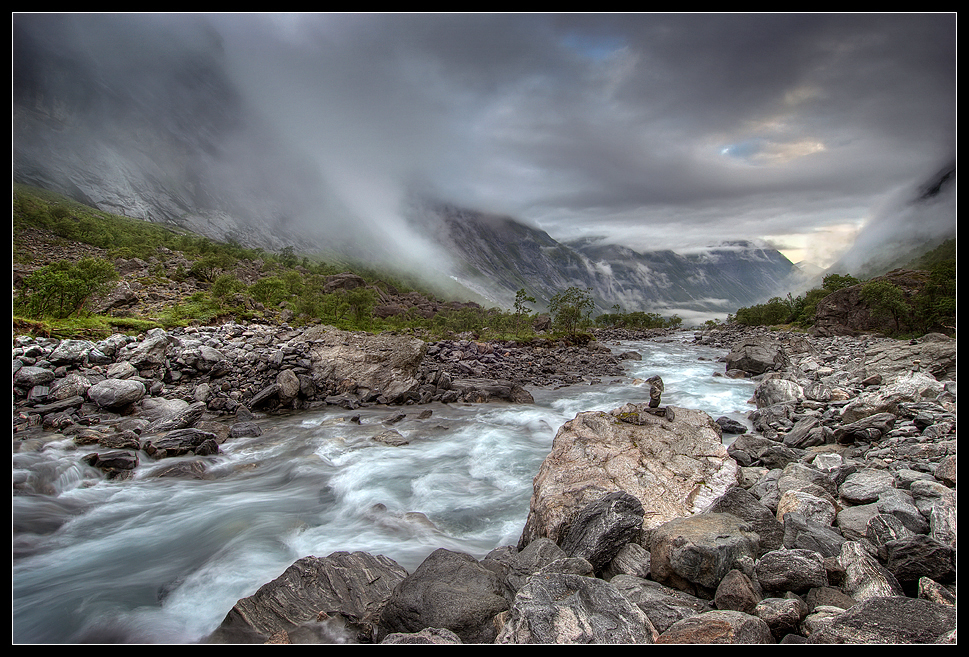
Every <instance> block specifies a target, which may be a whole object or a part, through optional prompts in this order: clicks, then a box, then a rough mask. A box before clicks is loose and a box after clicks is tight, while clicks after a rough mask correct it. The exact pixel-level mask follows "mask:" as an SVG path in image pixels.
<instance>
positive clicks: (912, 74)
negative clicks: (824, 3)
mask: <svg viewBox="0 0 969 657" xmlns="http://www.w3.org/2000/svg"><path fill="white" fill-rule="evenodd" d="M205 18H206V19H208V20H210V21H211V22H212V23H213V24H214V25H215V26H216V28H217V30H218V31H219V33H220V34H221V35H222V37H223V39H224V46H225V49H226V53H227V55H228V61H229V62H230V64H231V66H232V71H233V74H234V75H235V76H237V80H238V83H239V84H240V85H241V88H242V89H243V90H244V93H245V94H246V96H247V98H248V99H249V100H251V101H252V102H253V103H255V104H256V105H257V106H258V107H259V108H260V109H261V110H262V112H263V113H264V114H265V115H266V116H268V117H270V119H271V120H272V121H273V123H274V124H275V125H276V127H277V128H278V130H279V134H280V135H281V138H282V139H285V140H288V141H290V142H291V144H292V145H293V146H294V147H298V148H300V149H302V150H304V151H305V152H306V153H308V154H309V155H310V156H311V157H313V158H315V159H316V160H317V162H318V163H319V166H320V167H321V169H322V170H323V171H324V173H325V174H326V176H327V177H328V178H329V180H330V181H331V182H332V183H333V185H334V187H335V188H337V189H339V190H340V192H341V194H343V195H345V199H344V200H345V202H346V203H347V205H349V206H351V207H353V208H354V209H356V210H357V211H359V212H360V213H361V214H365V215H368V216H370V217H375V218H377V220H378V221H380V220H381V219H380V217H386V218H387V219H386V220H387V221H391V216H392V215H393V214H394V213H395V212H396V209H397V207H398V206H399V202H400V199H401V198H402V197H403V196H404V195H405V194H406V193H407V191H408V190H419V191H423V192H426V193H431V194H434V195H436V196H438V197H440V198H443V199H446V200H449V201H452V202H455V203H460V204H463V205H465V206H469V207H472V208H475V209H479V210H484V211H493V212H502V213H508V214H510V215H512V216H514V217H516V218H518V219H520V220H522V221H525V222H528V223H531V224H533V225H535V226H538V227H540V228H542V229H544V230H546V231H548V232H549V233H550V234H551V235H552V236H553V237H555V238H557V239H560V240H564V239H569V238H573V237H581V236H599V235H601V236H606V237H608V238H609V239H610V240H612V241H620V242H623V243H625V244H627V245H629V246H631V247H633V248H637V249H642V250H650V249H658V248H673V249H675V250H680V251H684V250H686V249H688V248H690V247H693V246H698V245H704V244H709V243H713V242H716V241H719V240H724V239H749V238H764V239H767V240H769V241H770V242H771V243H772V244H773V245H775V246H777V247H778V248H781V250H782V251H784V252H785V254H786V255H788V257H789V258H790V259H791V260H792V261H795V262H797V261H799V260H802V259H806V260H809V261H813V262H815V263H816V264H818V265H822V266H826V265H828V264H830V263H831V262H832V261H833V260H834V259H835V258H836V256H837V255H839V253H840V252H841V251H843V250H844V249H846V248H847V247H848V246H850V244H851V243H852V241H853V239H854V236H855V235H856V234H857V232H858V231H859V229H860V228H861V227H862V226H863V225H864V224H865V223H866V222H871V221H873V220H875V215H876V214H877V213H879V212H884V211H885V210H884V208H885V207H886V204H887V203H890V202H891V200H892V199H896V198H899V197H904V196H905V194H906V193H907V191H906V190H909V189H912V188H913V186H914V185H917V184H918V183H921V182H922V181H924V180H925V179H926V178H927V177H929V176H931V175H932V174H933V173H935V172H936V171H937V170H939V169H940V168H942V167H943V166H944V165H945V164H947V163H949V162H952V161H954V158H955V144H956V24H957V17H956V15H955V14H952V13H950V14H700V15H694V14H688V15H687V14H682V15H681V14H601V15H600V14H565V15H553V14H537V15H520V14H513V15H506V14H222V15H207V16H205ZM953 221H954V219H953Z"/></svg>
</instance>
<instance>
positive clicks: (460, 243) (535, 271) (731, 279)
mask: <svg viewBox="0 0 969 657" xmlns="http://www.w3.org/2000/svg"><path fill="white" fill-rule="evenodd" d="M417 212H418V213H419V214H420V217H419V219H417V220H416V222H415V223H416V225H417V226H418V227H419V229H420V230H423V231H425V232H426V233H427V234H429V235H433V236H434V237H435V239H436V240H437V241H438V242H439V243H440V244H441V245H442V246H443V247H444V248H445V249H446V250H447V251H448V253H449V254H450V255H451V258H452V260H453V261H454V263H455V276H457V277H459V278H461V280H462V282H464V283H465V284H466V285H467V286H468V287H471V288H479V287H480V288H481V289H482V290H484V289H487V290H490V294H491V298H492V299H493V300H494V301H495V302H497V303H504V304H506V305H510V304H511V303H512V302H513V301H514V298H515V292H516V291H517V290H519V289H521V288H524V289H525V290H526V291H528V292H529V293H530V294H531V295H532V296H534V297H535V298H536V300H537V301H538V303H539V305H541V304H543V303H544V302H547V301H548V300H549V299H550V298H551V297H552V296H554V295H555V294H558V293H560V292H562V291H563V290H565V289H566V288H568V287H571V286H575V287H578V288H580V289H589V290H591V291H592V292H591V294H592V296H593V298H594V300H595V302H596V305H597V306H598V309H599V310H600V311H611V309H612V307H613V306H614V305H616V304H618V305H619V306H621V307H622V308H623V310H625V311H634V310H646V311H648V312H661V311H662V310H664V309H673V310H674V311H675V310H678V309H688V310H694V311H700V312H711V313H716V312H721V313H724V314H725V313H727V312H732V311H733V310H735V309H736V308H737V307H738V306H743V305H749V304H753V303H758V302H762V301H765V300H766V299H767V298H769V297H771V296H774V295H777V294H780V293H781V291H782V290H784V289H786V288H785V285H786V284H788V282H789V277H790V276H792V275H794V274H796V269H795V267H794V265H793V264H792V263H791V262H790V261H789V260H788V259H787V258H785V257H784V256H783V255H781V254H780V253H779V252H777V251H775V250H773V249H769V248H764V247H761V246H758V245H755V244H753V243H750V242H734V243H730V244H724V245H721V246H719V247H715V248H711V249H707V250H705V251H702V252H698V253H692V254H687V255H682V254H678V253H674V252H673V251H669V250H663V251H652V252H647V253H640V252H637V251H634V250H632V249H629V248H627V247H624V246H622V245H618V244H606V243H602V242H599V241H597V240H580V241H575V242H568V243H561V242H558V241H556V240H554V239H553V238H552V237H550V236H549V235H548V234H547V233H545V232H544V231H542V230H539V229H536V228H532V227H529V226H527V225H525V224H523V223H520V222H517V221H515V220H513V219H511V218H508V217H499V216H494V215H488V214H485V213H480V212H474V211H470V210H467V209H461V208H455V207H452V206H433V207H423V208H421V209H420V210H418V211H417ZM661 314H662V313H661Z"/></svg>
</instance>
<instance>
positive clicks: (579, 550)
mask: <svg viewBox="0 0 969 657" xmlns="http://www.w3.org/2000/svg"><path fill="white" fill-rule="evenodd" d="M642 526H643V505H642V504H641V503H640V502H639V500H638V499H636V498H635V497H633V496H632V495H630V494H628V493H625V492H622V491H616V492H614V493H609V494H607V495H605V496H604V497H603V498H602V499H601V500H599V501H597V502H593V503H591V504H589V505H587V506H586V507H584V508H583V509H581V510H580V511H579V513H578V514H577V515H576V517H575V519H574V520H572V522H571V524H570V526H569V530H568V532H567V533H566V534H565V536H564V537H563V539H562V542H561V547H562V550H563V551H564V552H565V553H566V554H567V555H569V556H570V557H580V558H583V559H585V560H587V561H588V562H589V563H591V564H592V567H593V568H594V569H595V570H596V571H599V570H602V568H603V567H604V566H606V565H607V564H608V563H609V562H610V561H612V560H613V558H614V557H615V556H616V555H617V554H619V550H620V549H622V547H623V546H624V545H626V544H627V543H629V542H630V541H632V540H633V539H635V538H636V537H637V536H638V534H639V531H640V530H641V529H642Z"/></svg>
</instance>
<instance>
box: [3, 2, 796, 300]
mask: <svg viewBox="0 0 969 657" xmlns="http://www.w3.org/2000/svg"><path fill="white" fill-rule="evenodd" d="M167 21H177V25H178V29H165V28H166V25H168V23H167ZM115 22H117V24H116V25H115V24H114V23H115ZM106 26H109V27H111V29H105V28H106ZM102 30H104V31H102ZM107 32H110V34H111V35H112V37H111V38H107V37H106V34H107ZM12 39H13V54H14V66H13V75H12V101H13V103H12V105H13V117H12V118H13V122H12V123H13V130H12V151H13V167H12V169H13V179H14V180H15V181H16V182H22V183H25V184H28V185H32V186H35V187H40V188H44V189H48V190H51V191H56V192H59V193H62V194H64V195H67V196H69V197H71V198H74V199H76V200H78V201H81V202H83V203H86V204H88V205H91V206H93V207H96V208H99V209H102V210H105V211H108V212H113V213H116V214H122V215H125V216H129V217H135V218H140V219H144V220H147V221H152V222H158V223H164V224H173V225H178V226H181V227H183V228H187V229H189V230H192V231H194V232H197V233H201V234H204V235H206V236H208V237H211V238H214V239H219V240H224V241H235V242H238V243H239V244H241V245H243V246H247V247H261V248H264V249H266V250H269V251H279V250H281V249H283V248H285V247H290V246H292V247H295V248H296V249H297V251H299V252H304V253H308V254H311V253H317V254H322V255H324V257H326V259H328V260H329V261H331V262H345V263H352V264H357V263H362V264H365V265H372V266H375V267H387V268H388V269H391V270H394V268H397V270H398V271H399V270H401V269H403V268H405V267H406V268H408V269H409V273H412V274H413V273H414V271H415V268H416V271H417V272H418V273H419V274H421V275H425V276H427V277H428V279H434V280H433V282H434V283H435V285H434V286H433V288H434V289H438V290H443V289H446V290H448V291H449V294H451V295H452V296H454V298H458V295H460V294H461V293H462V291H464V292H465V293H466V297H465V298H474V299H475V300H476V301H478V300H481V299H483V300H486V301H487V302H490V303H494V304H495V305H500V306H503V307H506V308H510V307H511V306H512V305H513V303H514V298H515V293H516V292H517V291H518V290H519V289H522V288H524V289H526V290H527V291H528V292H529V293H530V294H531V295H532V296H534V297H535V298H536V299H537V301H538V303H537V304H536V305H538V306H539V307H544V306H545V305H546V304H547V303H548V300H549V299H551V298H552V297H553V296H554V295H556V294H558V293H560V292H563V291H564V290H566V289H567V288H569V287H578V288H581V289H590V290H592V294H593V297H594V299H595V301H596V304H597V306H598V309H599V310H600V311H610V310H611V309H612V308H613V307H614V306H615V305H617V304H618V305H619V306H621V307H622V308H623V310H625V311H636V310H643V311H648V312H655V313H658V314H662V315H667V316H668V315H671V314H673V313H676V314H679V315H680V316H681V317H683V318H684V319H688V318H690V317H691V316H693V315H696V314H702V315H706V316H710V315H719V316H723V315H725V314H727V313H730V312H734V311H735V310H736V309H737V307H739V306H744V305H750V304H754V303H758V302H761V301H764V300H766V299H767V298H769V297H770V296H773V295H777V294H783V293H784V292H785V288H784V281H785V280H786V277H787V276H788V275H789V274H790V273H791V272H792V270H793V265H792V264H791V263H790V262H789V261H788V260H787V259H786V258H784V257H783V256H782V255H781V254H780V253H778V252H777V251H774V250H772V249H768V248H766V247H763V246H761V245H756V244H753V243H748V242H735V243H731V244H723V245H717V246H715V247H713V248H710V249H706V250H704V251H697V252H693V253H689V254H679V253H674V252H673V251H655V252H648V253H640V252H636V251H633V250H631V249H629V248H626V247H624V246H622V245H618V244H608V243H605V242H603V241H601V240H592V239H587V240H581V241H577V242H572V243H560V242H558V241H556V240H555V239H553V238H552V237H551V236H550V235H549V234H547V233H546V232H544V231H541V230H538V229H536V228H534V227H531V226H528V225H527V224H525V223H522V222H521V221H518V220H516V219H514V218H511V217H505V216H498V215H493V214H488V213H485V212H479V211H476V210H470V209H465V208H459V207H456V206H453V205H446V204H442V203H437V202H436V201H434V200H430V201H427V200H425V201H422V202H420V203H414V204H412V206H411V207H410V211H409V213H407V214H408V218H407V221H408V222H409V224H408V225H407V226H404V225H400V224H401V219H400V217H399V216H397V214H398V208H396V207H394V208H391V207H389V203H382V199H372V198H367V199H365V200H366V203H364V204H363V205H362V206H361V207H356V208H347V207H345V206H344V204H343V201H341V200H339V199H341V198H343V197H342V196H341V194H338V193H336V192H337V191H338V190H336V189H335V188H334V185H335V184H336V183H332V184H331V183H330V181H329V180H328V179H327V177H326V176H325V175H324V173H323V172H322V171H321V170H320V167H319V165H318V164H315V163H313V162H311V161H310V160H309V158H308V157H305V156H302V155H300V154H299V153H301V152H302V151H301V150H300V149H297V148H293V147H292V144H291V143H288V142H287V141H286V139H284V138H282V137H281V136H280V135H279V134H276V133H275V132H274V131H273V128H271V126H272V125H275V124H274V123H272V122H271V121H267V120H265V119H264V116H263V115H262V114H261V112H260V111H259V110H257V109H256V108H255V107H253V106H251V105H249V104H248V103H247V101H246V95H245V94H243V93H242V92H241V91H240V90H239V89H237V88H236V86H235V83H234V82H233V80H234V78H233V76H232V75H230V73H229V71H230V66H229V62H227V55H226V53H225V49H224V46H223V43H222V41H221V37H220V36H219V35H218V34H217V33H216V32H215V31H214V30H213V29H211V27H210V26H209V25H208V24H207V23H206V21H205V20H204V17H201V16H199V17H194V16H191V15H176V16H171V17H169V16H166V15H158V16H157V17H156V18H155V21H154V22H153V23H152V25H151V29H149V28H148V27H145V26H144V25H141V27H139V26H138V24H136V23H133V22H127V21H125V18H124V16H114V15H110V14H107V15H99V16H98V19H97V20H89V19H87V18H86V17H85V16H83V15H59V14H51V15H33V16H31V17H30V19H29V20H18V19H17V18H16V17H15V19H14V20H13V22H12ZM119 39H120V40H121V41H123V43H119ZM133 46H137V47H133ZM119 53H124V56H121V55H120V54H119ZM405 229H409V230H405ZM415 263H416V264H415ZM442 281H443V282H446V283H448V285H447V286H444V285H443V284H442Z"/></svg>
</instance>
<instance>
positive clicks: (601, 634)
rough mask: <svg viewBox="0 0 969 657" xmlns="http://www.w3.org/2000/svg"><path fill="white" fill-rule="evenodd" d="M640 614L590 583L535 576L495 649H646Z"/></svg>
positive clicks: (648, 631)
mask: <svg viewBox="0 0 969 657" xmlns="http://www.w3.org/2000/svg"><path fill="white" fill-rule="evenodd" d="M656 635H657V632H656V630H655V629H654V628H653V626H652V624H651V623H650V621H649V618H648V617H647V616H646V614H645V613H643V611H642V610H641V609H640V608H639V607H637V606H636V605H635V604H633V603H632V602H630V601H629V600H628V599H627V598H625V597H624V596H623V595H622V594H621V593H620V592H619V591H618V590H617V589H616V588H615V587H614V586H613V585H612V584H610V583H609V582H606V581H604V580H601V579H596V578H594V577H581V576H579V575H572V574H565V573H558V574H546V575H536V576H533V577H531V578H530V579H529V580H528V582H526V584H525V585H524V586H523V587H522V588H521V589H520V590H519V591H518V594H517V595H516V596H515V601H514V602H513V603H512V605H511V609H510V611H509V613H508V617H507V618H506V620H505V622H504V626H503V627H502V630H501V633H500V634H499V635H498V637H497V639H496V641H495V643H500V644H505V643H510V644H651V643H653V642H654V637H655V636H656Z"/></svg>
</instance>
